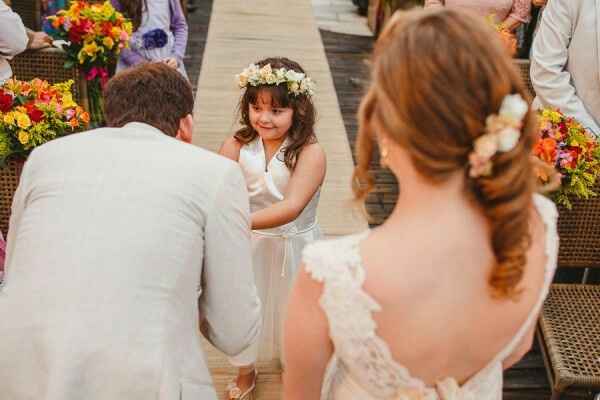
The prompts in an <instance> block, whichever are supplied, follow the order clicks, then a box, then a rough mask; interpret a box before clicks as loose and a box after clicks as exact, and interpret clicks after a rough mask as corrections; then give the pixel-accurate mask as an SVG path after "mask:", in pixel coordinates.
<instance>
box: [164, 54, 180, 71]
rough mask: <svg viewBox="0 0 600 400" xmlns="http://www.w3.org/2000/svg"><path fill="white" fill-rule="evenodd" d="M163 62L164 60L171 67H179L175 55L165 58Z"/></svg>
mask: <svg viewBox="0 0 600 400" xmlns="http://www.w3.org/2000/svg"><path fill="white" fill-rule="evenodd" d="M162 62H164V63H165V64H167V65H168V66H169V67H171V68H174V69H177V64H178V63H177V59H176V58H175V57H169V58H165V59H164V60H162Z"/></svg>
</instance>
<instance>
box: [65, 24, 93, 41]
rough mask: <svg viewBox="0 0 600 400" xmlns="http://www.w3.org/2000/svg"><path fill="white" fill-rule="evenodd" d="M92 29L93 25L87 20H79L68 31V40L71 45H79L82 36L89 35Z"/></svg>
mask: <svg viewBox="0 0 600 400" xmlns="http://www.w3.org/2000/svg"><path fill="white" fill-rule="evenodd" d="M93 27H94V24H93V23H92V21H90V20H89V19H81V20H79V21H78V22H76V23H75V22H74V23H73V24H72V25H71V29H69V40H70V41H71V42H73V43H81V42H82V41H83V35H85V34H86V33H89V32H90V31H91V30H92V29H93Z"/></svg>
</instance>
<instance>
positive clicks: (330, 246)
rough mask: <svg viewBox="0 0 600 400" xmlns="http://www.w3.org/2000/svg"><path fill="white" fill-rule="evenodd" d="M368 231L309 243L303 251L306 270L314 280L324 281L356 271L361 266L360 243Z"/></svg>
mask: <svg viewBox="0 0 600 400" xmlns="http://www.w3.org/2000/svg"><path fill="white" fill-rule="evenodd" d="M368 233H369V231H368V230H367V231H364V232H361V233H357V234H354V235H348V236H343V237H339V238H334V239H326V240H320V241H317V242H314V243H311V244H309V245H307V246H306V247H305V248H304V251H303V252H302V261H303V263H304V266H305V270H306V272H307V273H308V274H309V275H310V276H311V277H312V278H313V279H314V280H316V281H318V282H323V283H327V282H330V281H332V280H333V279H336V278H339V277H341V276H343V275H347V273H348V272H351V273H352V272H355V270H356V269H358V268H361V259H360V250H359V244H360V242H361V241H362V239H364V238H365V237H366V236H367V235H368ZM352 275H354V274H352Z"/></svg>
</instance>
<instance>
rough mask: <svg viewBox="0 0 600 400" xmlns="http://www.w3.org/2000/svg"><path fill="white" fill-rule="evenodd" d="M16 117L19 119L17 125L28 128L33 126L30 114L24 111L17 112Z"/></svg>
mask: <svg viewBox="0 0 600 400" xmlns="http://www.w3.org/2000/svg"><path fill="white" fill-rule="evenodd" d="M15 117H16V119H17V126H18V127H19V128H21V129H26V128H29V127H30V126H31V120H30V119H29V115H27V114H25V113H22V112H16V113H15Z"/></svg>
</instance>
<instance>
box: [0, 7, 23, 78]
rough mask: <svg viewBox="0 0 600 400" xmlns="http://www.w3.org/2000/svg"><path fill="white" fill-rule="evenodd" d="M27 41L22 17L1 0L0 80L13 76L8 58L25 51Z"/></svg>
mask: <svg viewBox="0 0 600 400" xmlns="http://www.w3.org/2000/svg"><path fill="white" fill-rule="evenodd" d="M27 41H28V38H27V30H26V29H25V26H24V25H23V21H21V17H19V15H18V14H17V13H15V12H13V11H12V10H11V9H10V7H9V6H7V5H6V3H4V1H2V0H0V82H3V81H5V80H7V79H9V78H10V77H11V76H12V70H11V69H10V65H9V64H8V61H7V59H8V60H10V59H11V58H12V57H13V56H15V55H17V54H19V53H22V52H23V51H25V49H26V48H27Z"/></svg>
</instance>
